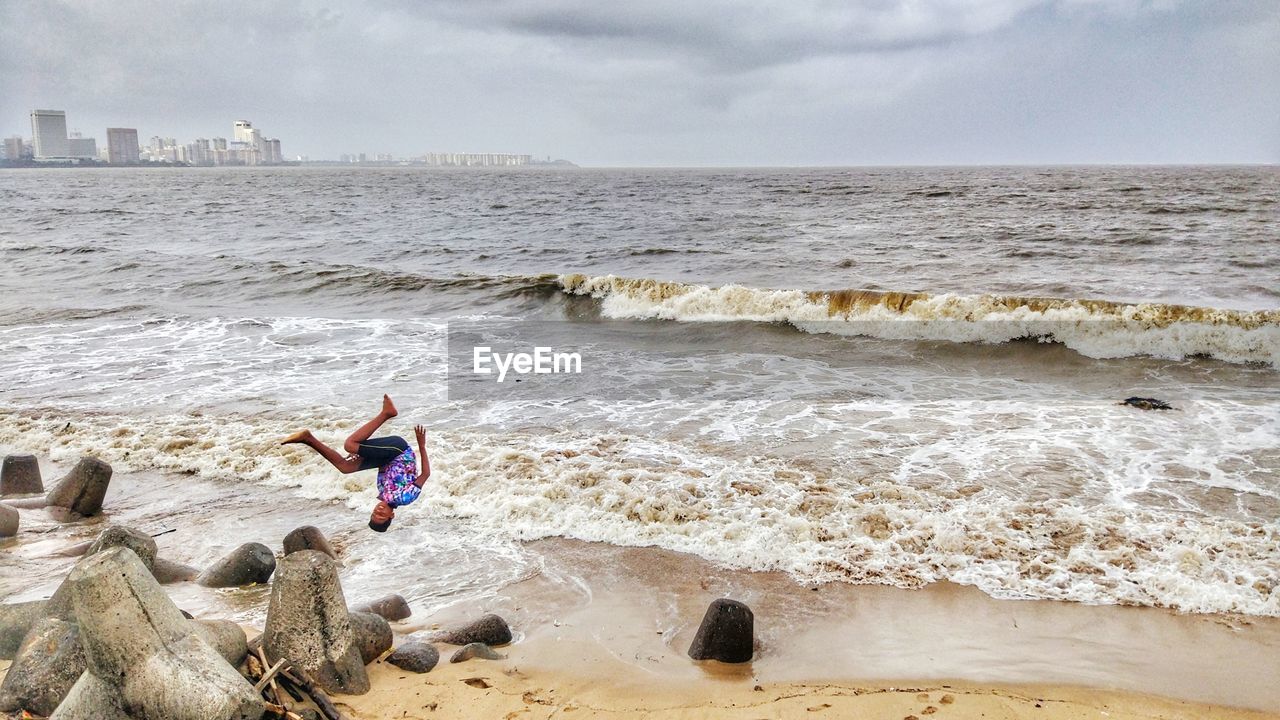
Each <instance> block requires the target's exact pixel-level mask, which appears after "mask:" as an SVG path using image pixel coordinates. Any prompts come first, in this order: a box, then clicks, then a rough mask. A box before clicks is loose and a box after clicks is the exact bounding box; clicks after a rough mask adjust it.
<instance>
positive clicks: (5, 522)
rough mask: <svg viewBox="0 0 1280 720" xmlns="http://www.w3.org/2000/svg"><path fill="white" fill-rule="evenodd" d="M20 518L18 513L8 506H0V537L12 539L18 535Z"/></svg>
mask: <svg viewBox="0 0 1280 720" xmlns="http://www.w3.org/2000/svg"><path fill="white" fill-rule="evenodd" d="M20 522H21V517H20V516H19V515H18V511H17V510H14V509H13V508H11V507H9V506H8V505H0V537H13V536H14V535H17V534H18V524H19V523H20Z"/></svg>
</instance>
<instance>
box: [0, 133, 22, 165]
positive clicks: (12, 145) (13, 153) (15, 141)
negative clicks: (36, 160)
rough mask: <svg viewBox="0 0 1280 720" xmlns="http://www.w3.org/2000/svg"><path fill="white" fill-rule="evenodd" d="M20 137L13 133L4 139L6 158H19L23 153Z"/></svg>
mask: <svg viewBox="0 0 1280 720" xmlns="http://www.w3.org/2000/svg"><path fill="white" fill-rule="evenodd" d="M22 150H23V142H22V137H21V136H18V135H14V136H13V137H7V138H5V139H4V157H5V159H6V160H21V159H22V155H23V152H22Z"/></svg>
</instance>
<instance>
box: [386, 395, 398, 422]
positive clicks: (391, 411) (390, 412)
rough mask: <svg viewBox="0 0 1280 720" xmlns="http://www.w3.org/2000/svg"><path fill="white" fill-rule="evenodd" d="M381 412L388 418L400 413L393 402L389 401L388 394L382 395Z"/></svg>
mask: <svg viewBox="0 0 1280 720" xmlns="http://www.w3.org/2000/svg"><path fill="white" fill-rule="evenodd" d="M382 414H383V415H386V416H387V417H389V418H393V417H395V416H397V415H399V414H400V411H399V410H396V405H395V403H393V402H391V396H390V395H383V396H382Z"/></svg>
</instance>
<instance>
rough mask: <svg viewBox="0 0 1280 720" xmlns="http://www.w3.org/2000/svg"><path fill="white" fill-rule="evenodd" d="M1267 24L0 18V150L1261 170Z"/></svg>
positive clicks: (831, 10)
mask: <svg viewBox="0 0 1280 720" xmlns="http://www.w3.org/2000/svg"><path fill="white" fill-rule="evenodd" d="M1278 36H1280V4H1277V3H1274V2H1270V1H1268V0H1258V1H1257V2H1246V1H1244V0H1227V1H1226V2H1214V3H1201V2H1192V1H1191V0H1186V1H1184V2H1179V1H1177V0H1163V1H1160V0H982V1H980V2H974V1H972V0H969V1H964V2H962V1H961V0H869V1H864V2H835V1H832V0H790V1H782V0H775V1H772V2H764V1H763V0H736V1H734V0H706V1H703V2H688V1H687V0H685V1H684V2H676V1H674V0H632V2H627V3H599V2H592V1H590V0H545V1H543V2H532V1H528V0H469V1H468V0H427V1H425V2H423V1H416V2H415V1H411V0H371V1H370V2H356V1H355V0H336V1H329V0H289V1H286V2H278V3H258V2H253V3H251V2H247V1H246V0H228V1H226V2H221V3H203V2H157V1H154V0H111V1H107V0H81V1H76V2H72V1H69V0H63V1H59V0H6V1H5V2H4V3H0V98H4V101H3V104H2V105H0V133H3V134H6V135H7V134H12V133H15V132H20V133H22V134H28V133H29V129H28V125H27V122H26V112H27V110H29V109H31V108H32V107H57V108H65V109H66V110H67V111H68V114H69V117H70V125H71V126H72V127H79V128H81V129H82V130H84V131H86V132H87V133H90V134H96V135H98V136H99V137H101V135H102V134H103V131H102V130H101V128H103V127H106V126H108V125H129V126H137V127H139V129H140V130H141V131H142V134H143V135H144V136H148V135H151V134H162V135H172V136H176V137H179V138H185V139H190V138H194V137H196V136H204V137H209V136H213V135H226V134H229V132H230V130H229V126H230V123H231V121H232V120H233V119H236V118H241V117H244V118H248V119H252V120H254V122H255V124H257V125H258V126H260V127H262V128H264V129H265V131H266V132H267V133H268V134H269V135H277V136H280V137H281V138H283V139H284V142H285V151H286V153H289V154H295V153H305V154H309V155H312V156H316V157H334V156H336V155H337V154H338V153H341V152H360V151H364V152H396V153H403V154H409V153H417V152H423V151H427V150H475V151H478V150H493V151H512V152H533V153H535V154H551V155H555V156H565V157H570V158H573V159H575V160H579V161H582V162H587V163H619V164H620V163H626V164H827V163H901V162H906V163H930V162H939V163H946V162H1073V161H1080V162H1098V161H1116V162H1183V161H1187V162H1204V161H1227V162H1230V161H1253V162H1258V161H1270V162H1275V161H1277V160H1280V121H1278V120H1277V118H1280V81H1278V80H1277V78H1278V77H1280V70H1278V69H1280V43H1276V42H1274V38H1275V37H1278Z"/></svg>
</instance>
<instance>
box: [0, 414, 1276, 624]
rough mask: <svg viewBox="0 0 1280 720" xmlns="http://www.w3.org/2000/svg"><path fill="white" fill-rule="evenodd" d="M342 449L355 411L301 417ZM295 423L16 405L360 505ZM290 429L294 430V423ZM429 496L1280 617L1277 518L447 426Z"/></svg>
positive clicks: (839, 563)
mask: <svg viewBox="0 0 1280 720" xmlns="http://www.w3.org/2000/svg"><path fill="white" fill-rule="evenodd" d="M290 420H291V421H292V422H293V423H305V424H306V425H309V426H310V427H312V428H313V429H314V430H315V431H316V432H317V434H319V435H321V436H322V437H323V438H329V437H334V438H337V437H341V435H343V434H345V433H346V432H347V431H348V430H349V429H350V428H349V427H347V426H348V425H349V422H348V421H347V420H346V419H345V418H337V417H334V416H330V415H327V414H326V413H323V412H317V413H312V414H304V415H302V416H291V417H290ZM282 426H283V425H282V421H281V419H273V418H270V417H262V416H257V415H227V416H216V417H214V416H195V415H171V416H158V417H147V418H141V417H137V416H126V415H117V414H111V413H101V414H84V415H79V416H76V417H74V418H73V419H72V420H71V421H68V419H67V417H66V416H65V415H63V414H61V413H52V412H51V413H48V414H44V413H41V412H39V411H36V412H32V411H25V412H15V411H8V410H0V444H2V445H5V446H7V447H12V448H14V449H16V450H24V451H39V452H48V453H50V455H51V456H52V459H53V460H55V461H57V462H61V463H66V464H69V463H72V462H74V460H75V458H76V457H77V456H78V455H80V454H82V453H91V454H94V455H98V456H99V457H102V458H103V459H105V460H107V461H108V462H111V463H112V464H113V465H114V466H115V467H116V469H117V470H118V471H126V472H127V471H130V470H159V471H165V472H172V473H190V474H198V475H201V476H203V477H207V478H209V479H211V480H216V481H222V482H227V483H231V484H233V485H234V484H238V485H243V484H244V483H262V484H267V485H274V486H282V487H291V488H294V489H295V491H296V492H298V493H299V494H301V495H303V496H306V497H310V498H315V499H324V500H338V501H342V502H345V503H347V504H348V505H350V506H351V507H353V508H360V509H363V508H367V507H368V506H369V505H370V504H371V503H372V502H373V501H374V492H373V488H372V485H373V483H372V482H370V478H369V477H367V476H361V475H339V474H338V473H337V472H336V471H332V470H329V469H328V468H325V467H324V466H323V464H322V463H321V462H320V461H319V460H318V459H317V458H316V457H314V456H313V455H311V454H309V453H308V451H306V450H305V449H300V448H297V447H292V448H279V447H277V446H275V445H274V440H275V439H276V437H277V435H278V434H279V433H280V432H281V429H280V428H281V427H282ZM287 427H294V425H288V426H287ZM433 438H434V444H435V446H436V449H434V450H433V453H432V466H433V469H434V472H433V474H432V478H431V482H430V483H428V484H427V485H426V487H425V488H424V491H423V498H424V499H425V500H426V502H423V503H421V504H420V505H418V506H417V507H415V509H414V512H413V513H406V514H405V517H404V518H402V520H401V521H400V522H402V523H406V524H414V523H431V522H433V521H434V520H433V518H440V517H447V518H455V519H460V520H461V521H462V522H464V523H467V524H468V525H469V526H470V534H471V535H472V536H473V540H474V542H476V543H482V542H484V541H485V539H486V538H502V539H503V540H504V541H509V540H533V539H538V538H544V537H570V538H576V539H582V540H588V541H598V542H606V543H612V544H615V545H628V546H657V547H662V548H666V549H669V550H675V551H680V552H689V553H695V554H697V555H700V556H702V557H705V558H707V559H709V560H711V561H713V562H718V563H722V564H724V565H726V566H730V567H737V568H747V569H752V570H774V571H783V572H787V573H790V574H791V575H793V576H795V577H797V578H800V579H804V580H808V581H819V582H832V581H838V582H852V583H863V584H884V585H893V586H898V587H920V586H922V585H925V584H928V583H931V582H937V581H941V580H948V581H952V582H957V583H962V584H967V585H973V586H976V587H978V588H980V589H982V590H983V591H985V592H987V593H988V594H991V595H993V596H996V597H1010V598H1049V599H1060V600H1072V601H1078V602H1087V603H1095V604H1128V605H1148V606H1155V607H1168V608H1173V609H1177V610H1180V611H1185V612H1237V613H1245V614H1251V615H1265V616H1280V537H1278V536H1277V532H1278V529H1277V528H1276V526H1275V525H1274V524H1262V523H1257V522H1240V521H1235V520H1229V519H1223V518H1213V517H1193V516H1190V515H1187V514H1185V513H1173V512H1165V511H1159V510H1153V509H1135V508H1120V507H1117V506H1112V505H1098V506H1093V507H1081V506H1078V505H1075V504H1073V503H1071V502H1067V501H1064V500H1049V501H1045V502H1032V501H1024V500H1016V499H1012V498H1009V497H1007V496H1004V495H1002V494H1000V493H998V492H993V491H991V490H989V489H986V488H983V487H980V486H975V485H968V486H958V487H944V486H938V487H932V488H922V487H913V486H911V485H908V484H904V483H900V482H895V481H892V480H886V479H883V478H881V479H873V478H862V477H855V476H854V474H850V473H848V472H844V471H839V470H835V469H831V468H824V467H820V466H814V465H809V464H805V463H802V462H799V461H795V460H787V459H782V458H763V457H753V456H744V455H741V454H740V453H738V452H736V451H735V450H733V449H731V448H730V449H724V448H717V447H715V446H703V445H701V444H691V443H687V442H674V441H671V440H661V439H654V438H647V437H641V436H636V435H630V434H624V433H589V432H579V431H559V432H554V433H545V434H529V433H520V432H500V433H482V432H472V431H466V432H460V431H441V432H436V433H434V434H433Z"/></svg>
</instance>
